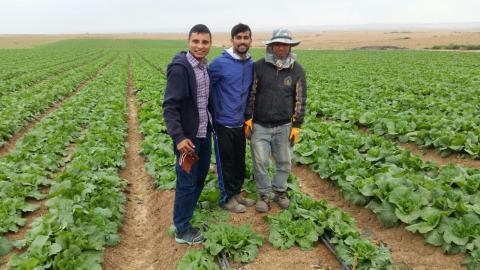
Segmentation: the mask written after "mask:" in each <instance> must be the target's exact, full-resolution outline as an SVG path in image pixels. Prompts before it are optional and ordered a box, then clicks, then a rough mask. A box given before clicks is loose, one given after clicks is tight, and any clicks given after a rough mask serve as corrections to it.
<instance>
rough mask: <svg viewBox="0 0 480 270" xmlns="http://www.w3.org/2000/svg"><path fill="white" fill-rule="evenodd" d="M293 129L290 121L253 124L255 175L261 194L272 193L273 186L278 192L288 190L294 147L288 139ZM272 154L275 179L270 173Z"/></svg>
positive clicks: (252, 146) (258, 191)
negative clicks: (276, 124) (271, 125)
mask: <svg viewBox="0 0 480 270" xmlns="http://www.w3.org/2000/svg"><path fill="white" fill-rule="evenodd" d="M291 129H292V127H291V124H290V123H288V124H285V125H281V126H276V127H265V126H262V125H260V124H257V123H254V125H253V135H252V139H251V143H250V147H251V150H252V161H253V175H254V178H255V182H256V187H257V193H259V195H260V194H262V195H268V194H270V192H271V191H272V188H273V190H274V191H278V192H285V191H286V190H287V179H288V175H289V174H290V171H291V168H292V159H291V156H292V153H291V151H292V148H291V147H290V142H289V140H288V137H289V135H290V131H291ZM270 155H271V156H272V158H273V161H274V163H275V175H274V177H273V181H271V180H270V179H269V175H268V167H269V163H270Z"/></svg>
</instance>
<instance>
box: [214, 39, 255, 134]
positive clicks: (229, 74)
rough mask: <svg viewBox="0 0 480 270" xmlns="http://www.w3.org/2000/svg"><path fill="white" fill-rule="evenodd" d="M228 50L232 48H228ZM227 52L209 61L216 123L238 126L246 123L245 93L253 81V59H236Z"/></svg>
mask: <svg viewBox="0 0 480 270" xmlns="http://www.w3.org/2000/svg"><path fill="white" fill-rule="evenodd" d="M230 53H233V50H231V49H230ZM230 53H229V51H226V50H225V51H223V53H222V54H221V55H220V56H219V57H217V58H215V59H214V60H213V61H212V63H211V64H210V72H211V74H212V87H213V96H214V99H213V100H214V107H215V120H216V123H218V124H220V125H222V126H227V127H239V126H242V125H243V123H244V122H245V109H246V106H247V99H248V93H249V90H250V88H251V86H252V81H253V61H252V59H251V58H250V57H248V58H247V59H244V60H242V59H236V58H234V57H233V56H232V55H231V54H230Z"/></svg>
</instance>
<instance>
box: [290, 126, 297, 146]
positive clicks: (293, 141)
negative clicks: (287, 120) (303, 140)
mask: <svg viewBox="0 0 480 270" xmlns="http://www.w3.org/2000/svg"><path fill="white" fill-rule="evenodd" d="M299 138H300V128H292V130H291V131H290V136H289V137H288V139H289V140H290V145H291V146H294V145H295V144H297V142H298V139H299Z"/></svg>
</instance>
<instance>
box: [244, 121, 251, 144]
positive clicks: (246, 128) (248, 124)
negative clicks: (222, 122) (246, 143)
mask: <svg viewBox="0 0 480 270" xmlns="http://www.w3.org/2000/svg"><path fill="white" fill-rule="evenodd" d="M243 129H244V131H245V138H247V139H249V140H250V138H251V137H252V133H253V120H252V118H250V119H248V120H247V121H245V124H244V125H243Z"/></svg>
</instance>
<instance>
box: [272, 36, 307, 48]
mask: <svg viewBox="0 0 480 270" xmlns="http://www.w3.org/2000/svg"><path fill="white" fill-rule="evenodd" d="M300 42H301V41H300V40H292V39H287V38H274V39H272V40H267V41H264V42H263V43H264V44H265V45H267V46H268V45H270V44H273V43H283V44H288V45H290V46H292V47H295V46H297V45H298V44H300Z"/></svg>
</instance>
